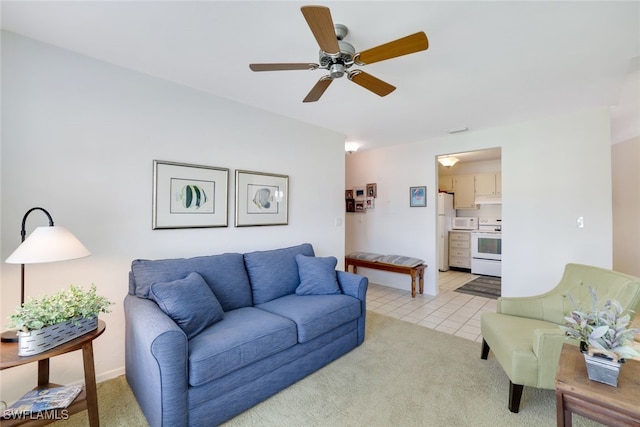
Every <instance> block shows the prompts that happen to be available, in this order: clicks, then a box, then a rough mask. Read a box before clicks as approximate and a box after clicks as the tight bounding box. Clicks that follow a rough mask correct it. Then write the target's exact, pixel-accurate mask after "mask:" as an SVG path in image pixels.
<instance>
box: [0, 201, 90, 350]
mask: <svg viewBox="0 0 640 427" xmlns="http://www.w3.org/2000/svg"><path fill="white" fill-rule="evenodd" d="M35 210H40V211H42V212H44V213H45V215H47V218H48V219H49V226H48V227H38V228H36V229H35V230H34V231H33V233H31V234H30V235H29V237H28V238H27V239H25V236H26V235H27V232H26V230H25V226H26V223H27V217H28V216H29V214H30V213H31V212H33V211H35ZM20 235H21V237H22V240H21V241H22V243H21V244H20V246H18V248H17V249H16V250H15V251H13V253H12V254H11V255H9V258H7V259H6V260H5V262H6V263H8V264H21V267H20V305H21V306H22V304H24V265H25V264H36V263H43V262H55V261H65V260H69V259H76V258H83V257H86V256H89V255H91V252H89V251H88V250H87V248H85V247H84V245H83V244H82V243H80V241H79V240H78V239H77V238H76V237H75V236H74V235H73V234H72V233H71V232H70V231H69V230H67V229H66V228H64V227H60V226H56V225H53V219H52V218H51V215H50V214H49V212H47V211H46V210H45V209H43V208H38V207H36V208H31V209H29V210H28V211H27V213H26V214H24V218H22V229H21V231H20ZM16 341H18V335H17V333H16V331H7V332H4V333H3V334H2V342H16Z"/></svg>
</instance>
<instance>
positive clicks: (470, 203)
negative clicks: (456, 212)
mask: <svg viewBox="0 0 640 427" xmlns="http://www.w3.org/2000/svg"><path fill="white" fill-rule="evenodd" d="M453 192H454V196H453V204H454V208H456V209H477V206H476V204H475V200H476V194H475V176H474V175H456V176H454V177H453Z"/></svg>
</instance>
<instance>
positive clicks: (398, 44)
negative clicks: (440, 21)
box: [354, 31, 429, 65]
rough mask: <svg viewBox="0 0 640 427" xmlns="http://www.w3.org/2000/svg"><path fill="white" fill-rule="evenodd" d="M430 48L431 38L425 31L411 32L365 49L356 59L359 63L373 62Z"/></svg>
mask: <svg viewBox="0 0 640 427" xmlns="http://www.w3.org/2000/svg"><path fill="white" fill-rule="evenodd" d="M428 48H429V40H428V39H427V35H426V34H425V33H424V32H423V31H420V32H419V33H415V34H411V35H410V36H406V37H403V38H401V39H398V40H394V41H392V42H389V43H385V44H383V45H380V46H376V47H373V48H371V49H367V50H364V51H362V52H360V53H359V54H356V57H355V59H354V61H355V63H356V64H358V65H366V64H373V63H374V62H379V61H384V60H386V59H391V58H395V57H398V56H402V55H408V54H410V53H416V52H420V51H421V50H427V49H428Z"/></svg>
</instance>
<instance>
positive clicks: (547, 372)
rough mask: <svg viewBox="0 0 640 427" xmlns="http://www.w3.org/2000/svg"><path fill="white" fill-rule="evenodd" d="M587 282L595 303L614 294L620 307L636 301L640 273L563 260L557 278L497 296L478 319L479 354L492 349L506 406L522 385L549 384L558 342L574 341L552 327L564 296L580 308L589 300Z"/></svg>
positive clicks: (566, 308)
mask: <svg viewBox="0 0 640 427" xmlns="http://www.w3.org/2000/svg"><path fill="white" fill-rule="evenodd" d="M589 286H592V287H593V288H594V289H595V291H596V294H597V296H598V304H599V305H602V304H603V303H604V302H605V301H606V300H609V299H615V300H617V301H619V302H620V303H621V304H622V307H623V308H625V309H626V310H634V311H635V310H637V309H638V308H639V306H640V278H637V277H633V276H628V275H626V274H622V273H618V272H615V271H611V270H606V269H603V268H598V267H592V266H588V265H580V264H567V266H566V267H565V270H564V275H563V276H562V280H560V283H559V284H558V285H557V286H556V287H555V288H553V289H552V290H550V291H549V292H547V293H544V294H542V295H538V296H532V297H519V298H505V297H502V298H498V307H497V312H496V313H483V315H482V318H481V332H482V355H481V357H482V359H487V357H488V355H489V350H491V351H492V353H493V354H494V356H495V358H496V359H497V360H498V362H499V363H500V365H501V366H502V369H504V371H505V373H506V374H507V376H508V377H509V383H510V386H509V410H510V411H511V412H518V410H519V408H520V398H521V397H522V389H523V386H527V387H536V388H545V389H554V388H555V376H556V370H557V367H558V359H559V358H560V351H561V349H562V344H563V343H564V342H570V343H572V344H576V345H577V343H576V342H575V341H574V340H570V339H569V338H568V337H566V336H565V334H564V331H562V330H561V329H560V328H559V327H558V326H559V325H563V324H564V317H565V316H567V315H569V314H570V313H571V311H573V310H574V306H573V304H572V303H571V300H570V298H569V297H568V295H569V294H571V297H572V298H573V300H574V301H575V303H576V305H578V306H579V307H584V308H585V309H587V308H590V307H591V305H592V299H591V294H590V292H589Z"/></svg>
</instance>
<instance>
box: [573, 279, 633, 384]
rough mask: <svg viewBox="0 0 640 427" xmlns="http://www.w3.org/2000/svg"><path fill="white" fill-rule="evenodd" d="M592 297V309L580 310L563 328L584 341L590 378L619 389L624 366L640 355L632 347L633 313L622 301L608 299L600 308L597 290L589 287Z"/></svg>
mask: <svg viewBox="0 0 640 427" xmlns="http://www.w3.org/2000/svg"><path fill="white" fill-rule="evenodd" d="M589 291H590V293H591V298H592V301H593V303H592V306H591V310H589V311H584V310H581V309H579V308H577V307H576V304H575V301H574V300H573V298H572V297H571V295H569V298H570V299H571V302H572V304H573V305H574V307H576V309H575V310H573V311H572V312H571V316H567V317H565V318H564V319H565V322H566V323H565V325H564V326H561V328H563V329H564V330H565V331H566V333H567V336H569V337H571V338H573V339H576V340H578V341H579V342H580V350H581V351H582V352H583V353H584V357H585V362H586V363H587V372H588V374H589V378H590V379H592V380H595V381H598V382H602V383H605V384H609V385H612V386H616V385H617V383H618V375H619V373H620V365H621V364H622V363H624V360H625V359H630V358H633V357H636V356H638V354H639V353H638V352H637V351H636V350H635V349H634V348H633V347H632V346H631V345H629V344H630V343H632V342H633V334H634V333H636V332H637V329H634V328H631V327H630V325H631V312H625V310H624V309H623V308H622V305H621V304H620V302H618V301H616V300H608V301H606V302H605V303H604V305H603V306H602V308H598V297H597V295H596V292H595V290H594V289H593V287H591V286H590V287H589Z"/></svg>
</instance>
